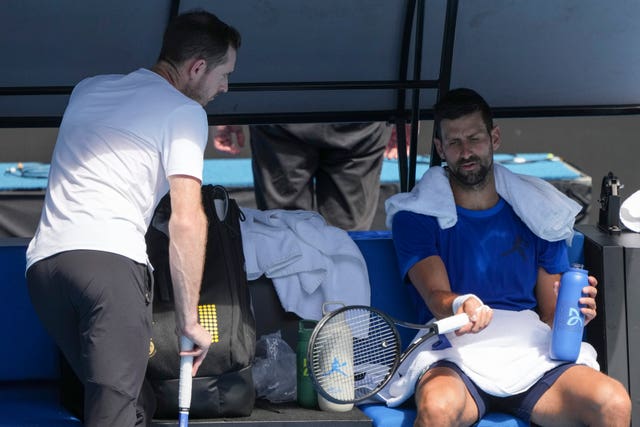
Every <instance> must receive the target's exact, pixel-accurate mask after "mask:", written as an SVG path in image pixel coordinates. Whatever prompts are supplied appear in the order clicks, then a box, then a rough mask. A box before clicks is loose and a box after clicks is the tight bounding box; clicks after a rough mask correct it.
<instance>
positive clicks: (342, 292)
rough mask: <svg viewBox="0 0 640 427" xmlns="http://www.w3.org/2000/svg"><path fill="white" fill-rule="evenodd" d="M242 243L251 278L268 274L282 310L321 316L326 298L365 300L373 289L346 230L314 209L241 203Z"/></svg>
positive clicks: (354, 302)
mask: <svg viewBox="0 0 640 427" xmlns="http://www.w3.org/2000/svg"><path fill="white" fill-rule="evenodd" d="M242 212H243V213H244V216H245V221H241V223H240V226H241V231H242V246H243V250H244V256H245V268H246V271H247V277H248V278H249V280H253V279H257V278H258V277H260V276H261V275H263V274H264V275H265V276H267V277H269V278H270V279H272V281H273V286H274V288H275V289H276V292H277V294H278V297H279V299H280V303H281V304H282V307H283V308H284V309H285V311H288V312H293V313H296V314H297V315H298V316H300V317H302V318H304V319H313V320H318V319H320V318H321V317H322V314H323V313H322V304H323V303H324V302H327V301H333V302H341V303H343V304H345V305H369V304H370V303H371V289H370V286H369V275H368V272H367V266H366V263H365V261H364V257H363V256H362V253H361V252H360V250H359V249H358V246H357V245H356V244H355V242H354V241H353V239H351V237H349V234H348V233H347V232H346V231H344V230H341V229H339V228H337V227H332V226H329V225H327V223H326V221H325V220H324V218H322V216H320V215H319V214H318V213H315V212H310V211H303V210H298V211H288V210H282V209H272V210H266V211H261V210H256V209H250V208H242Z"/></svg>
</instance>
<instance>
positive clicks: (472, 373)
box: [377, 309, 600, 407]
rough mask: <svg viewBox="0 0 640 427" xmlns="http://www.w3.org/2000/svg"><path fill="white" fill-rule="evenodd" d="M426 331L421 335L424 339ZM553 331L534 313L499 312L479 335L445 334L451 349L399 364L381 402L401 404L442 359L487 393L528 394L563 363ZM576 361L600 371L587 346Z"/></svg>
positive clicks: (426, 350)
mask: <svg viewBox="0 0 640 427" xmlns="http://www.w3.org/2000/svg"><path fill="white" fill-rule="evenodd" d="M423 333H424V332H420V333H419V334H418V336H419V335H421V334H423ZM550 338H551V328H549V326H548V325H547V324H546V323H544V322H542V321H541V320H540V318H539V317H538V315H537V314H536V313H535V312H533V311H531V310H523V311H508V310H495V309H494V313H493V319H492V321H491V323H490V324H489V326H488V327H487V328H486V329H485V330H483V331H482V332H479V333H477V334H465V335H462V336H456V335H455V333H450V334H447V339H449V341H450V342H451V345H452V346H451V347H449V348H446V349H443V350H431V343H432V342H433V341H428V342H425V343H423V344H422V345H421V346H420V348H418V349H416V350H414V352H413V353H411V354H410V355H409V356H408V357H407V359H406V360H404V361H403V363H402V364H401V365H400V367H399V368H398V370H397V371H396V373H395V374H394V375H393V378H392V379H391V381H390V382H389V383H388V384H387V385H386V386H385V388H384V389H383V390H382V391H381V392H380V393H378V395H377V398H378V399H380V400H382V401H384V402H386V403H387V405H388V406H392V407H393V406H398V405H400V404H402V403H403V402H404V401H405V400H407V398H409V397H410V396H411V395H412V394H413V393H414V391H415V385H416V381H417V379H418V377H419V376H420V374H421V373H422V372H424V370H425V369H427V368H428V367H429V366H431V365H432V364H433V363H434V362H436V361H438V360H443V359H447V360H450V361H452V362H454V363H455V364H456V365H458V366H459V367H460V369H461V370H462V371H463V372H464V373H465V374H467V375H468V376H469V378H471V380H472V381H473V382H474V383H476V384H477V385H478V386H479V387H480V388H481V389H482V390H484V391H485V392H487V393H489V394H491V395H494V396H498V397H504V396H511V395H514V394H518V393H521V392H523V391H526V390H528V389H529V388H530V387H531V386H532V385H533V384H535V383H536V382H537V381H538V380H539V379H540V378H541V377H542V376H543V375H544V373H545V372H547V371H549V370H550V369H553V368H554V367H556V366H558V365H560V364H562V363H564V362H561V361H556V360H551V359H550V358H549V343H550ZM576 363H579V364H584V365H587V366H590V367H592V368H593V369H596V370H599V369H600V366H599V365H598V362H597V360H596V351H595V350H594V348H593V347H592V346H591V345H590V344H588V343H585V342H583V343H582V347H581V350H580V356H579V357H578V360H577V362H576Z"/></svg>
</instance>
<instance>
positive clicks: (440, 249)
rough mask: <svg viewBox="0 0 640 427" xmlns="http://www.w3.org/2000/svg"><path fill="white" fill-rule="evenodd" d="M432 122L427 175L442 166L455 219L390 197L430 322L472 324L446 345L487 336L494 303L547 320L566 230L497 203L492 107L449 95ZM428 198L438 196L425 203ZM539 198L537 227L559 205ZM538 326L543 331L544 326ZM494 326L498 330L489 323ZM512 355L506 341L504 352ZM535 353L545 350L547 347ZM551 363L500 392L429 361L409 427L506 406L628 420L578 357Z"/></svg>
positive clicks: (404, 262) (404, 266) (615, 422)
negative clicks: (553, 229) (547, 227)
mask: <svg viewBox="0 0 640 427" xmlns="http://www.w3.org/2000/svg"><path fill="white" fill-rule="evenodd" d="M434 126H435V129H436V136H435V138H434V144H435V147H436V149H437V150H438V153H439V155H440V156H441V158H442V159H443V160H444V161H445V162H446V167H445V168H444V169H443V168H438V167H436V168H431V169H430V170H429V172H427V174H429V173H430V172H431V173H432V174H436V173H440V176H441V177H442V178H441V181H440V184H441V185H442V188H443V189H444V190H445V191H444V192H445V193H448V191H449V188H450V191H451V193H452V196H453V202H455V206H453V203H452V204H451V210H452V211H453V215H451V213H449V215H450V217H449V219H448V222H447V221H446V220H443V219H442V218H441V217H440V216H439V214H433V213H432V211H429V210H428V209H423V207H421V205H420V203H422V202H420V201H417V202H416V201H415V200H414V201H413V202H412V203H409V204H407V205H405V207H403V205H402V203H401V202H399V200H402V197H403V196H402V195H396V196H393V197H392V198H390V199H389V200H388V201H387V211H388V214H389V215H390V216H391V218H389V219H388V222H389V221H390V222H391V224H392V229H393V239H394V244H395V246H396V250H397V254H398V260H399V263H400V270H401V272H402V273H403V275H405V277H408V279H409V280H410V281H411V282H412V284H413V285H414V286H415V287H416V289H417V290H418V292H419V294H420V295H421V296H422V298H423V300H424V302H425V303H426V306H427V308H428V309H429V311H430V312H431V313H432V314H433V316H435V317H436V318H443V317H447V316H451V315H452V314H457V313H461V312H465V313H467V314H468V315H469V317H470V319H471V321H470V323H468V324H467V325H466V326H464V327H463V328H462V329H460V330H459V331H458V332H457V333H456V335H457V336H456V337H454V338H453V339H452V343H453V345H454V347H455V340H456V339H463V338H466V337H469V338H476V339H477V340H478V341H481V340H482V336H483V332H485V334H487V333H488V332H490V331H489V330H485V328H487V327H488V326H490V324H491V322H492V320H493V322H494V323H495V322H497V319H498V317H497V316H494V314H496V315H497V314H498V313H502V312H505V311H503V310H507V311H506V312H507V313H514V312H521V311H523V310H525V311H531V310H535V312H536V313H537V315H538V316H539V320H538V317H537V316H535V315H534V320H533V322H534V323H535V324H536V325H540V324H541V322H544V323H546V324H547V325H549V327H550V326H551V325H552V323H553V316H554V311H555V304H556V297H557V287H558V281H559V278H560V275H561V273H563V272H564V271H566V270H567V269H568V268H569V264H568V258H567V247H566V243H565V238H566V236H562V237H557V238H555V239H550V238H543V237H540V234H541V233H539V232H538V233H537V234H536V232H537V229H535V228H534V227H531V226H530V225H526V224H530V223H529V222H527V221H526V220H525V219H524V218H523V216H524V215H522V213H521V212H522V211H521V210H518V209H515V208H514V206H515V205H514V206H512V204H511V201H510V200H509V202H508V201H507V200H505V198H503V196H502V194H503V193H502V192H500V188H501V187H500V186H501V185H502V186H504V185H505V184H504V183H503V181H502V179H503V177H504V176H506V177H507V178H508V177H509V175H510V176H511V177H512V178H513V177H515V175H514V174H511V173H510V172H508V171H507V172H505V173H503V172H502V170H500V173H499V171H498V170H499V169H501V167H500V166H498V165H495V166H494V163H493V154H494V151H495V150H496V149H497V148H498V147H499V146H500V129H499V128H498V126H494V124H493V118H492V112H491V110H490V108H489V106H488V105H487V103H486V102H485V101H484V99H483V98H482V97H481V96H480V95H478V94H477V93H476V92H474V91H472V90H469V89H456V90H453V91H451V92H449V93H448V94H447V95H445V97H444V98H443V99H442V100H441V101H440V102H439V103H438V104H437V105H436V106H435V121H434ZM502 169H503V168H502ZM425 178H426V175H425V177H424V178H423V180H424V179H425ZM497 183H498V186H497ZM507 185H508V184H507ZM418 186H420V184H418ZM405 194H406V193H405ZM414 194H415V193H414ZM505 197H506V196H505ZM524 197H525V198H529V197H531V196H530V194H526V195H524ZM558 197H564V196H563V195H561V194H560V195H558ZM507 199H508V198H507ZM405 200H406V199H405ZM558 200H559V201H560V204H562V200H561V199H558ZM426 202H427V203H429V202H430V203H432V204H433V203H435V204H436V205H437V204H438V203H439V202H433V198H431V201H429V200H426ZM531 203H532V202H531V201H529V200H525V202H524V203H523V205H520V206H526V207H527V208H529V207H530V205H531ZM539 205H540V204H539ZM539 205H538V206H535V207H531V208H535V209H539V210H541V212H542V214H541V215H539V216H538V221H539V222H545V221H546V219H545V215H544V214H545V212H546V210H547V209H548V210H549V211H551V210H552V209H555V208H556V204H553V205H549V206H544V207H541V206H539ZM390 206H393V209H389V208H390ZM432 207H433V208H434V209H435V210H437V209H439V208H441V206H440V207H439V206H432ZM516 212H520V213H519V214H516ZM565 216H566V215H565ZM569 217H571V218H570V219H569V221H567V223H568V224H569V225H567V226H566V227H565V228H567V229H569V232H571V229H572V226H573V216H572V215H569ZM443 225H444V226H443ZM552 240H555V241H552ZM589 285H590V286H587V287H585V289H584V290H583V292H584V293H585V294H586V295H587V296H585V297H583V298H581V299H580V303H581V304H582V305H583V307H584V308H582V312H583V314H584V316H585V323H586V322H588V321H590V320H592V319H593V318H594V317H595V316H596V303H595V296H596V285H597V281H596V279H595V278H594V277H589ZM490 307H491V308H490ZM498 310H500V311H498ZM542 327H543V328H544V329H543V332H544V333H546V332H547V331H548V328H547V326H545V325H542ZM532 329H533V328H532ZM514 330H515V329H514V328H501V329H498V330H497V331H498V333H499V334H512V335H513V336H516V335H526V334H527V332H528V331H520V330H518V332H517V333H514ZM492 331H493V332H492V334H493V335H494V336H495V334H496V330H495V328H493V329H492ZM473 334H477V335H475V337H474V335H473ZM485 336H487V335H485ZM545 337H546V335H545ZM511 350H512V349H511V348H510V347H505V348H504V351H505V352H507V351H511ZM542 356H543V357H547V356H546V353H544V354H543V355H542ZM465 357H468V356H465ZM552 362H553V361H552ZM460 365H464V361H462V363H460ZM553 366H555V367H554V368H553V369H551V370H548V371H546V372H541V373H540V375H541V378H539V379H537V378H536V379H534V380H532V383H531V384H527V386H526V387H525V388H523V389H522V390H523V391H521V392H520V391H519V392H517V393H515V394H513V395H506V396H504V395H503V396H499V397H498V396H496V393H493V394H490V393H488V392H487V389H486V387H485V388H482V387H481V386H480V385H478V384H477V383H476V382H474V381H472V380H471V379H470V378H469V376H468V375H467V374H466V373H465V372H463V369H461V367H460V366H458V364H456V363H453V362H451V361H450V360H441V361H439V362H436V363H434V364H432V365H431V366H430V367H429V369H427V370H426V372H424V373H423V374H422V375H421V376H420V378H419V379H418V381H417V383H416V388H415V400H416V405H417V413H418V416H417V419H416V423H415V425H416V426H429V427H433V426H469V425H472V424H474V423H475V422H477V421H478V420H479V419H480V418H482V416H483V415H484V414H485V413H487V412H490V411H500V412H507V413H511V414H513V415H515V416H518V417H520V418H522V419H524V420H525V421H526V422H529V423H534V424H538V425H543V426H570V425H589V426H604V425H607V426H628V425H629V424H630V419H631V400H630V398H629V395H628V393H627V391H626V390H625V388H624V387H623V386H622V385H621V384H620V383H619V382H617V381H616V380H614V379H613V378H610V377H608V376H607V375H605V374H603V373H601V372H599V371H598V370H596V369H593V368H592V367H589V366H585V365H582V364H576V363H560V362H558V363H557V366H556V365H553ZM500 371H501V370H500V369H498V373H497V375H498V376H499V375H500V374H501V372H500ZM523 371H525V370H523ZM507 394H508V393H507Z"/></svg>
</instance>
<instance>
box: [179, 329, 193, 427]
mask: <svg viewBox="0 0 640 427" xmlns="http://www.w3.org/2000/svg"><path fill="white" fill-rule="evenodd" d="M192 349H193V342H191V340H190V339H189V338H187V337H185V336H181V337H180V351H189V350H192ZM192 368H193V356H182V357H180V383H179V385H178V410H179V414H178V425H179V427H187V426H188V425H189V408H190V407H191V382H192V378H191V370H192Z"/></svg>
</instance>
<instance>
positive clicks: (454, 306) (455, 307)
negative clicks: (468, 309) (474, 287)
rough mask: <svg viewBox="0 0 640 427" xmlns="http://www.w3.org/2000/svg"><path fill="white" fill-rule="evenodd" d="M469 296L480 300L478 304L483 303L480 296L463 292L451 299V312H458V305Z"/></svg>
mask: <svg viewBox="0 0 640 427" xmlns="http://www.w3.org/2000/svg"><path fill="white" fill-rule="evenodd" d="M469 298H475V299H477V300H478V301H479V302H480V305H484V303H483V302H482V300H481V299H480V298H478V297H477V296H475V295H474V294H464V295H460V296H457V297H456V298H455V299H454V300H453V304H451V310H452V311H453V314H457V313H458V309H459V308H460V306H461V305H462V304H464V302H465V301H466V300H468V299H469Z"/></svg>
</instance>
